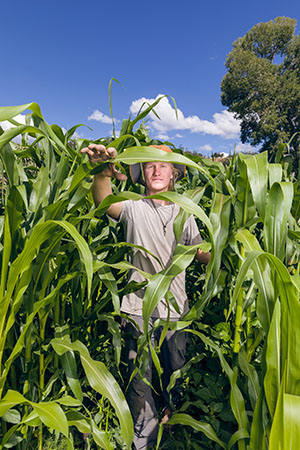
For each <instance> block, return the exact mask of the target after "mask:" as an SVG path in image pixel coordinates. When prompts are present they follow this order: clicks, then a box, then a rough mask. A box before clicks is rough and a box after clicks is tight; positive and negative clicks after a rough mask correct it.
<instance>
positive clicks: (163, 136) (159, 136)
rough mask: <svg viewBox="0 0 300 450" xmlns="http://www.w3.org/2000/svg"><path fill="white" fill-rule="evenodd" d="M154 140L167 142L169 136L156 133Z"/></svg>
mask: <svg viewBox="0 0 300 450" xmlns="http://www.w3.org/2000/svg"><path fill="white" fill-rule="evenodd" d="M155 137H156V139H159V140H160V141H167V140H169V136H168V135H167V134H164V133H158V134H157V135H156V136H155Z"/></svg>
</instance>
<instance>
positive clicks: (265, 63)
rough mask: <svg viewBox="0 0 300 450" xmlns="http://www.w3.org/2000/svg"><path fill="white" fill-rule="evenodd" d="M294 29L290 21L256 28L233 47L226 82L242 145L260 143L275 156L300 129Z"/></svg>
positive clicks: (298, 49)
mask: <svg viewBox="0 0 300 450" xmlns="http://www.w3.org/2000/svg"><path fill="white" fill-rule="evenodd" d="M295 27H296V20H295V19H291V18H289V17H277V18H276V19H275V20H271V21H269V22H262V23H259V24H257V25H255V26H254V27H253V28H252V29H251V30H250V31H248V33H247V34H246V35H245V36H244V37H242V38H239V39H237V41H235V42H234V43H233V49H232V51H231V52H230V53H229V55H228V56H227V59H226V63H225V65H226V67H227V69H228V72H227V73H226V75H225V76H224V78H223V80H222V84H221V90H222V94H221V101H222V103H223V105H225V106H227V107H228V109H229V111H231V112H233V113H234V114H235V117H236V118H237V119H239V120H240V121H241V140H242V142H244V143H245V142H248V143H250V144H251V145H259V144H261V151H263V150H268V152H269V154H270V155H271V156H272V155H274V153H275V152H276V151H277V149H278V147H279V145H280V144H282V143H284V142H288V141H289V140H290V139H291V138H292V137H293V136H294V134H295V133H297V132H298V131H299V127H300V35H299V34H298V35H295ZM299 144H300V135H299V134H296V135H295V136H294V138H293V139H292V141H291V145H290V150H291V152H292V153H293V156H294V163H296V167H297V168H298V164H299V146H300V145H299ZM287 148H288V147H287ZM294 167H295V165H294Z"/></svg>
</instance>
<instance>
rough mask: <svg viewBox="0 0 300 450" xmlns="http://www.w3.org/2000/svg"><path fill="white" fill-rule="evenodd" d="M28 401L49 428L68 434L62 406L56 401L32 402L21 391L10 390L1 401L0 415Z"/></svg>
mask: <svg viewBox="0 0 300 450" xmlns="http://www.w3.org/2000/svg"><path fill="white" fill-rule="evenodd" d="M22 403H28V404H29V405H31V406H32V407H33V409H34V410H35V412H36V413H37V414H38V416H39V417H40V419H41V421H42V422H43V423H44V424H45V425H46V426H47V427H49V428H52V429H54V430H57V431H59V432H60V433H63V434H64V435H65V436H66V437H67V436H68V423H67V419H66V416H65V414H64V412H63V410H62V409H61V407H60V406H59V405H58V404H57V403H55V402H40V403H35V402H30V401H29V400H27V399H26V398H25V397H23V395H21V394H20V393H19V392H16V391H12V390H9V391H7V393H6V395H5V396H4V397H3V399H2V400H1V401H0V417H1V416H2V415H3V414H4V413H5V412H6V411H8V410H9V409H11V408H13V407H14V406H16V405H19V404H22Z"/></svg>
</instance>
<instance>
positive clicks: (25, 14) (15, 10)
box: [0, 0, 300, 154]
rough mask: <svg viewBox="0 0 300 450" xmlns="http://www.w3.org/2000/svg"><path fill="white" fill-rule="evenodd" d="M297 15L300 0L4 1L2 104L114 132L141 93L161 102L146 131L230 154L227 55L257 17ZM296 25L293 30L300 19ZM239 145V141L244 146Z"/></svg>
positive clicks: (97, 132) (233, 128)
mask: <svg viewBox="0 0 300 450" xmlns="http://www.w3.org/2000/svg"><path fill="white" fill-rule="evenodd" d="M278 16H287V17H291V18H294V19H296V20H298V19H300V2H299V0H286V1H282V0H280V1H279V0H260V1H258V0H252V1H251V2H245V1H242V0H239V1H236V0H227V1H226V2H225V1H224V0H222V1H221V0H215V1H214V2H209V1H206V2H204V1H201V0H185V1H177V0H160V1H157V0H152V1H148V2H143V1H141V0H140V1H137V0H133V1H130V0H128V1H124V0H123V1H120V0H114V1H111V2H109V1H102V0H97V1H96V0H85V1H84V2H83V1H77V0H73V1H71V0H60V1H57V0H52V1H51V2H50V1H47V0H39V1H36V0H27V1H24V0H23V1H19V0H16V1H14V2H8V0H6V1H5V2H3V3H2V4H1V27H0V37H1V44H2V45H1V72H0V105H1V106H11V105H20V104H24V103H28V102H32V101H35V102H37V103H38V104H39V105H40V107H41V109H42V112H43V115H44V117H45V119H46V120H47V121H48V122H49V123H57V124H58V125H60V126H61V127H63V128H65V129H68V128H71V127H72V126H73V125H75V124H78V123H82V124H85V125H87V126H88V127H90V128H92V129H93V131H91V130H89V129H88V128H86V127H80V128H79V129H78V134H79V136H80V137H87V138H89V139H97V138H100V137H103V136H108V135H110V134H111V132H112V126H111V123H110V119H109V103H108V86H109V81H110V79H111V78H116V79H117V80H118V81H119V83H120V84H118V83H114V84H113V87H112V107H113V114H114V117H115V119H116V121H117V122H116V128H117V129H118V127H120V124H121V121H122V119H124V118H127V117H128V115H129V112H130V111H131V112H132V113H134V112H136V111H137V109H138V107H139V105H140V104H141V103H142V101H143V100H142V99H147V100H154V99H156V98H157V96H158V95H160V94H162V95H168V96H170V97H173V98H174V99H175V101H176V104H177V107H178V109H179V118H178V120H176V118H175V114H174V110H173V104H172V100H171V99H170V97H168V98H166V99H165V100H164V101H162V102H161V103H160V107H159V108H158V110H157V111H158V113H159V115H160V117H161V119H162V120H161V121H159V122H158V121H157V120H150V121H149V126H150V135H151V137H159V138H161V139H162V140H169V141H171V142H173V143H174V144H175V145H176V146H179V145H182V146H183V147H184V148H188V149H189V150H192V151H199V152H200V153H204V154H205V153H207V154H211V153H212V152H213V151H217V152H222V151H223V152H226V153H230V152H232V151H233V148H234V146H235V145H236V146H237V148H238V149H242V146H241V144H240V141H239V127H238V123H236V122H235V121H234V120H233V118H232V117H231V115H230V114H229V113H228V112H227V111H226V108H225V107H224V106H223V105H222V104H221V101H220V93H221V90H220V85H221V81H222V78H223V76H224V75H225V73H226V68H225V66H224V63H225V59H226V55H227V54H228V53H229V52H230V51H231V49H232V43H233V42H234V41H235V40H236V39H237V38H238V37H241V36H244V35H245V34H246V33H247V31H249V30H250V29H251V28H252V27H253V26H254V25H255V24H256V23H259V22H266V21H269V20H272V19H274V18H276V17H278ZM296 33H299V23H298V24H297V28H296ZM244 149H246V148H245V147H244Z"/></svg>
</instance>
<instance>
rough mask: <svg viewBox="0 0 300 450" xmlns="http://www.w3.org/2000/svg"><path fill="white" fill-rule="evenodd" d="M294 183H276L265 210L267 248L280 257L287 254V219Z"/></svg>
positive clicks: (269, 251) (282, 257)
mask: <svg viewBox="0 0 300 450" xmlns="http://www.w3.org/2000/svg"><path fill="white" fill-rule="evenodd" d="M292 198H293V185H292V183H274V184H273V185H272V188H271V190H270V195H269V199H268V202H267V207H266V211H265V226H264V231H263V233H264V240H265V249H266V251H267V252H268V253H272V254H274V255H275V256H277V257H278V258H279V259H281V260H283V259H284V256H285V245H286V238H287V221H288V215H289V213H290V209H291V206H292Z"/></svg>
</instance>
